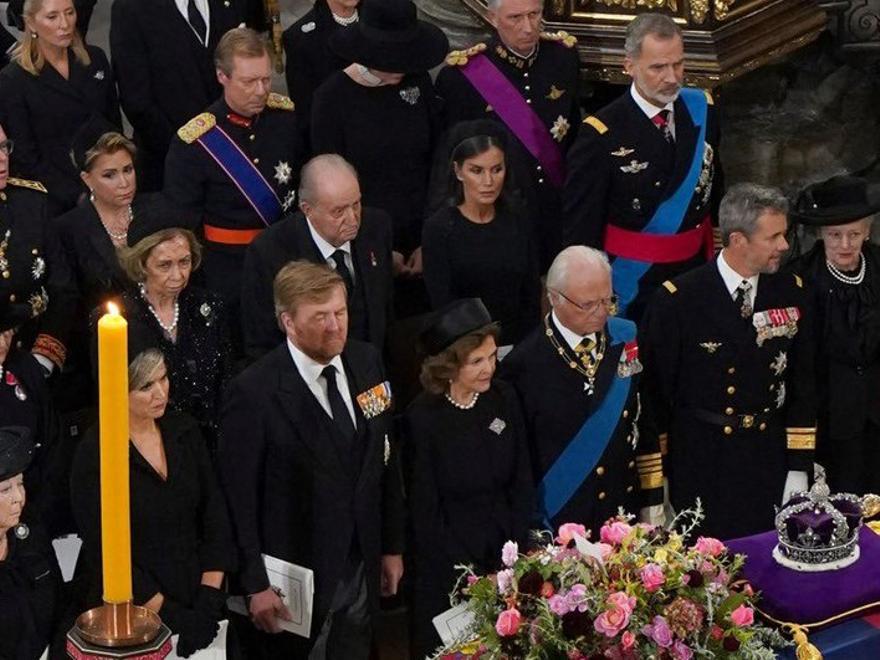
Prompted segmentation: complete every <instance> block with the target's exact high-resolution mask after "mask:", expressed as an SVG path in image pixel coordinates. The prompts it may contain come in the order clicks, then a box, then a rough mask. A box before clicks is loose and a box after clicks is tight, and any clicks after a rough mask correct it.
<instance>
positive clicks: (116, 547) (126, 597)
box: [98, 303, 132, 603]
mask: <svg viewBox="0 0 880 660" xmlns="http://www.w3.org/2000/svg"><path fill="white" fill-rule="evenodd" d="M107 308H108V313H107V314H105V315H104V316H103V317H101V319H100V320H99V321H98V389H99V391H98V406H99V408H98V421H99V424H100V445H101V553H102V561H103V567H104V601H105V602H107V603H125V602H127V601H130V600H131V598H132V589H131V522H130V517H131V510H130V508H129V490H128V324H127V323H126V322H125V319H124V318H122V316H120V315H119V310H118V309H117V307H116V306H115V305H114V304H113V303H110V304H108V305H107Z"/></svg>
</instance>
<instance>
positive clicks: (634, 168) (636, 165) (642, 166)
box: [620, 160, 648, 174]
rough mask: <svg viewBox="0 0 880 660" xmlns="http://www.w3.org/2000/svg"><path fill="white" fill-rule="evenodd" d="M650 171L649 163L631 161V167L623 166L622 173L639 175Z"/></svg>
mask: <svg viewBox="0 0 880 660" xmlns="http://www.w3.org/2000/svg"><path fill="white" fill-rule="evenodd" d="M646 169H648V161H645V162H643V163H640V162H639V161H637V160H631V161H629V165H621V166H620V171H621V172H623V173H624V174H638V173H639V172H641V171H642V170H646Z"/></svg>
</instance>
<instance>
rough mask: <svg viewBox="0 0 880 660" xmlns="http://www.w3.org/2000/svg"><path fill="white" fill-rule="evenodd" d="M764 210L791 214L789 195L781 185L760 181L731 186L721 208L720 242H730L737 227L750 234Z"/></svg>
mask: <svg viewBox="0 0 880 660" xmlns="http://www.w3.org/2000/svg"><path fill="white" fill-rule="evenodd" d="M765 211H772V212H775V213H781V214H783V215H788V199H787V198H786V197H785V195H783V194H782V191H781V190H779V188H773V187H771V186H762V185H759V184H757V183H738V184H736V185H735V186H732V187H731V188H729V189H728V191H727V194H726V195H724V199H722V200H721V207H720V208H719V209H718V225H719V228H720V229H721V243H722V244H723V245H724V246H725V247H726V246H727V245H729V244H730V235H731V234H732V233H733V232H735V231H738V232H740V233H742V234H745V235H746V236H747V237H750V236H751V235H752V234H753V233H754V232H755V229H756V228H757V226H758V218H759V217H760V215H761V214H762V213H764V212H765Z"/></svg>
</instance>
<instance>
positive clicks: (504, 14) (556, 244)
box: [436, 0, 580, 272]
mask: <svg viewBox="0 0 880 660" xmlns="http://www.w3.org/2000/svg"><path fill="white" fill-rule="evenodd" d="M488 8H489V21H490V22H491V23H492V25H493V27H494V28H495V30H496V33H497V34H496V35H495V37H493V38H492V39H491V40H490V41H489V43H488V44H484V43H479V44H477V45H475V46H472V47H471V48H468V49H467V50H464V51H453V52H452V53H450V54H449V56H448V57H447V58H446V63H447V66H446V67H444V68H443V69H442V70H441V71H440V74H439V75H438V77H437V83H436V87H437V93H438V95H439V96H441V97H442V98H443V99H445V102H446V105H445V124H446V127H447V128H450V127H452V126H454V125H455V124H457V123H458V122H460V121H465V120H470V119H482V118H490V119H494V120H496V121H499V122H501V123H502V124H504V125H505V126H506V127H507V129H508V130H509V131H510V133H511V134H512V135H513V136H514V137H515V138H516V139H515V140H511V146H512V147H513V149H512V150H511V151H512V153H510V154H508V167H510V168H511V169H512V170H513V171H514V173H515V174H516V177H517V179H518V181H519V182H520V183H521V184H522V185H523V190H524V192H525V193H526V194H527V196H528V199H527V201H528V205H529V209H530V211H531V213H530V216H531V217H532V218H533V220H534V222H535V231H536V236H537V237H538V240H539V241H540V245H541V255H542V261H541V269H542V272H543V271H544V269H546V268H547V266H548V265H549V264H550V261H551V260H552V259H553V257H554V256H556V253H557V252H559V249H560V248H561V247H562V234H561V232H562V227H561V223H560V220H559V218H560V191H561V189H562V185H563V183H564V181H565V154H566V152H567V151H568V149H569V147H570V146H571V145H572V144H573V143H574V139H575V136H576V134H577V130H578V125H579V124H580V108H579V105H578V66H579V60H578V55H577V49H576V48H575V44H576V39H575V38H574V37H573V36H571V35H569V34H567V33H565V32H553V33H551V32H541V21H542V20H543V19H542V13H543V9H544V2H543V0H489V4H488ZM446 166H447V167H448V163H447V164H446Z"/></svg>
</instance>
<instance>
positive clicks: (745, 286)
mask: <svg viewBox="0 0 880 660" xmlns="http://www.w3.org/2000/svg"><path fill="white" fill-rule="evenodd" d="M751 291H752V285H751V284H749V282H748V280H743V281H742V282H740V283H739V286H738V287H736V293H735V294H734V296H733V299H734V301H735V302H736V304H737V305H739V313H740V316H742V317H743V318H744V319H747V318H750V317H751V315H752V301H751V300H750V299H749V293H751Z"/></svg>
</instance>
